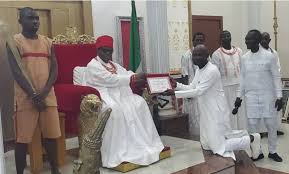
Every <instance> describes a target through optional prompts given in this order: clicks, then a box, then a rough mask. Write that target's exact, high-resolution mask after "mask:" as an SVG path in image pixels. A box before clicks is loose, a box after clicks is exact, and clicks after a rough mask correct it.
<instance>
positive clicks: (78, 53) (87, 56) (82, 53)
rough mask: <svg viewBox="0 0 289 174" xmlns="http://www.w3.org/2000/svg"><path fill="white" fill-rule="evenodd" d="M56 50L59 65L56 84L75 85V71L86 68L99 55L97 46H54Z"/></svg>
mask: <svg viewBox="0 0 289 174" xmlns="http://www.w3.org/2000/svg"><path fill="white" fill-rule="evenodd" d="M54 50H55V56H56V59H57V63H58V78H57V81H56V84H73V69H74V68H75V67H76V66H86V65H87V64H88V63H89V62H90V61H91V59H92V58H94V57H96V55H97V52H96V47H95V44H71V45H64V44H54Z"/></svg>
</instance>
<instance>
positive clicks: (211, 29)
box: [192, 15, 223, 54]
mask: <svg viewBox="0 0 289 174" xmlns="http://www.w3.org/2000/svg"><path fill="white" fill-rule="evenodd" d="M222 31H223V17H222V16H199V15H192V33H193V34H194V33H195V32H202V33H204V34H205V35H206V42H205V45H206V46H207V47H208V49H209V52H210V54H212V53H213V52H214V51H215V50H216V49H217V48H219V47H220V43H221V40H220V34H221V32H222Z"/></svg>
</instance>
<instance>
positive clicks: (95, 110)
mask: <svg viewBox="0 0 289 174" xmlns="http://www.w3.org/2000/svg"><path fill="white" fill-rule="evenodd" d="M101 107H102V102H101V100H100V99H99V98H98V97H97V96H96V95H94V94H89V95H87V96H85V97H84V98H83V100H82V102H81V104H80V111H81V113H80V117H79V123H80V125H79V126H80V133H79V145H80V153H79V159H78V160H76V161H74V169H73V173H74V174H99V173H100V172H99V167H100V166H101V154H100V153H101V152H100V148H101V143H102V133H103V130H104V128H105V125H106V122H107V120H108V118H109V116H110V113H111V109H110V108H109V109H106V110H105V111H103V112H102V113H100V110H101Z"/></svg>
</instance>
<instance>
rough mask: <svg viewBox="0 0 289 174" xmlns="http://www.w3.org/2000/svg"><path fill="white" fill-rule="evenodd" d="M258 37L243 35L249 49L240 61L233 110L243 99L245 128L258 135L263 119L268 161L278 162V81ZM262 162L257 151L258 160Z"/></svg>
mask: <svg viewBox="0 0 289 174" xmlns="http://www.w3.org/2000/svg"><path fill="white" fill-rule="evenodd" d="M261 38H262V36H261V33H260V31H258V30H250V31H249V32H248V34H247V35H246V38H245V40H246V45H247V48H248V49H250V50H249V51H248V52H247V53H246V54H245V55H243V56H242V59H241V77H240V79H241V81H240V94H238V97H237V98H236V101H235V106H236V107H239V106H240V105H241V102H242V100H241V97H245V100H246V102H245V104H246V111H247V114H246V115H247V117H248V128H249V130H250V131H251V132H258V131H259V127H260V122H261V120H262V119H263V120H264V122H265V125H266V128H267V131H268V147H269V148H268V149H269V155H268V157H269V158H271V159H273V160H274V161H277V162H282V158H281V157H280V156H279V155H278V154H277V152H276V151H277V125H278V124H277V122H278V121H277V120H278V118H277V117H278V111H280V110H281V108H282V89H281V77H280V72H279V70H278V65H277V59H276V58H275V57H274V55H273V54H271V53H269V52H268V51H266V50H264V49H262V48H261V47H260V46H259V43H260V41H261ZM262 158H264V155H263V153H262V151H261V148H260V155H259V157H258V159H262Z"/></svg>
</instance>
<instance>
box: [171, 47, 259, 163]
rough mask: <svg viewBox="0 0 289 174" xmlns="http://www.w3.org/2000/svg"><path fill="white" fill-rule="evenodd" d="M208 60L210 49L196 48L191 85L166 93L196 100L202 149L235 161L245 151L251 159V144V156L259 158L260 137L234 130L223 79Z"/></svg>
mask: <svg viewBox="0 0 289 174" xmlns="http://www.w3.org/2000/svg"><path fill="white" fill-rule="evenodd" d="M208 56H209V53H208V49H207V48H206V47H205V46H204V45H198V46H196V47H195V49H194V51H193V54H192V60H193V63H194V64H195V65H197V66H198V68H197V70H196V74H195V77H194V79H193V81H192V83H190V84H189V85H183V84H180V83H177V87H176V90H177V91H173V90H168V91H167V92H166V93H167V95H172V94H175V95H176V97H177V98H197V100H198V106H199V111H200V141H201V144H202V147H203V149H205V150H212V151H213V153H214V154H218V155H221V156H223V157H231V158H233V159H234V160H235V159H236V158H235V155H234V152H233V151H234V150H246V152H247V153H248V155H249V156H251V150H250V143H251V148H252V156H253V158H256V157H257V156H258V153H259V149H258V145H260V135H259V134H253V135H250V136H249V135H248V132H247V131H246V130H234V131H233V130H232V129H231V125H230V118H229V117H230V115H231V114H230V113H231V111H230V109H229V105H228V103H227V100H226V97H225V94H224V90H223V85H222V80H221V75H220V72H219V70H218V68H217V67H216V66H215V65H213V64H212V63H211V62H208V59H207V58H208ZM259 147H260V146H259ZM256 154H257V156H256Z"/></svg>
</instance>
